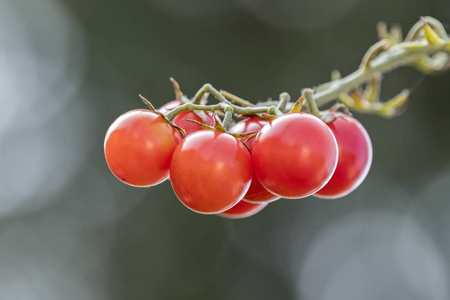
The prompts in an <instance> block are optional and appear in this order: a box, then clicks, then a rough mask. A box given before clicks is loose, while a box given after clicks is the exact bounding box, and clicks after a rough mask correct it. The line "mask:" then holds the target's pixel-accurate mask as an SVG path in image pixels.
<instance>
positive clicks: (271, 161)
mask: <svg viewBox="0 0 450 300" xmlns="http://www.w3.org/2000/svg"><path fill="white" fill-rule="evenodd" d="M337 160H338V148H337V144H336V139H335V138H334V136H333V133H332V132H331V130H330V129H329V128H328V126H327V125H326V124H325V123H324V122H322V121H321V120H320V119H318V118H316V117H314V116H312V115H310V114H305V113H291V114H286V115H283V116H281V117H278V118H276V119H274V120H273V121H271V122H270V123H269V124H267V125H265V126H264V127H263V128H262V129H261V131H260V132H259V134H258V135H257V137H256V138H255V142H254V144H253V150H252V161H253V168H254V170H255V174H256V177H258V179H259V181H260V182H261V184H262V185H263V186H264V187H265V188H266V189H268V190H269V191H270V192H272V193H274V194H276V195H279V196H280V197H284V198H303V197H307V196H309V195H311V194H313V193H315V192H317V191H318V190H319V189H321V188H322V187H323V186H324V185H325V184H326V183H327V182H328V180H330V178H331V176H332V175H333V172H334V170H335V168H336V163H337Z"/></svg>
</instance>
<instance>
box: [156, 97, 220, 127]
mask: <svg viewBox="0 0 450 300" xmlns="http://www.w3.org/2000/svg"><path fill="white" fill-rule="evenodd" d="M182 104H183V103H182V102H181V101H179V100H173V101H170V102H168V103H166V104H164V105H163V106H162V107H161V108H160V109H159V112H161V113H163V114H165V115H166V114H167V113H169V112H170V111H171V110H172V109H174V108H176V107H178V106H180V105H182ZM205 118H206V122H205V121H204V120H203V119H202V118H201V117H200V116H198V115H197V114H196V113H194V112H193V111H183V112H181V113H179V114H178V115H177V116H176V117H175V118H174V119H173V122H174V123H175V124H176V125H178V126H180V127H181V128H183V129H184V130H185V131H186V135H189V134H191V133H193V132H196V131H199V130H203V128H201V127H200V126H198V125H197V124H195V123H192V122H189V121H187V120H195V121H197V122H200V123H204V124H206V125H210V126H212V125H214V119H213V116H212V114H211V113H210V112H205Z"/></svg>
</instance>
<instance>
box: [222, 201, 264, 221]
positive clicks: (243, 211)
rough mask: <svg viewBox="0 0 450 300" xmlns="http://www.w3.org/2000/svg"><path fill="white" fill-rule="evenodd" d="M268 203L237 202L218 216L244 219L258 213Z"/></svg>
mask: <svg viewBox="0 0 450 300" xmlns="http://www.w3.org/2000/svg"><path fill="white" fill-rule="evenodd" d="M267 204H268V203H250V202H247V201H242V200H241V201H239V202H238V203H237V204H236V205H235V206H233V207H232V208H230V209H228V210H226V211H224V212H223V213H220V214H219V216H221V217H225V218H228V219H244V218H248V217H251V216H253V215H255V214H257V213H259V212H260V211H261V210H262V209H263V208H264V207H266V205H267Z"/></svg>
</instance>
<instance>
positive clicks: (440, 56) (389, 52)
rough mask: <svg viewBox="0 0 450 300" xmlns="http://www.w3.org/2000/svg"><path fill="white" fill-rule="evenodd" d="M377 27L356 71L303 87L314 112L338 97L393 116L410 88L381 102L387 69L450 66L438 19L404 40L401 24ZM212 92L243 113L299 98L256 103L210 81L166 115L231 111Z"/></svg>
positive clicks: (273, 109)
mask: <svg viewBox="0 0 450 300" xmlns="http://www.w3.org/2000/svg"><path fill="white" fill-rule="evenodd" d="M377 30H378V36H379V38H380V40H379V41H378V42H376V43H375V44H374V45H373V46H372V47H370V48H369V50H368V51H367V52H366V54H365V55H364V58H363V59H362V63H361V65H360V67H359V68H358V69H357V70H356V71H354V72H353V73H351V74H349V75H347V76H345V77H342V76H341V75H340V73H339V71H334V72H333V73H332V78H331V81H329V82H327V83H324V84H321V85H319V86H317V87H316V88H315V89H314V91H313V90H311V89H305V90H307V91H308V93H307V95H306V100H307V102H308V107H309V110H310V112H311V113H312V114H313V115H316V116H319V115H320V111H319V109H318V107H320V106H322V105H325V104H328V103H329V102H331V101H333V100H336V99H337V100H339V101H340V102H342V103H344V104H345V105H347V106H348V107H349V108H350V109H353V110H356V111H359V112H361V113H368V114H378V115H380V116H383V117H395V116H397V115H398V114H399V113H400V112H401V111H402V110H403V108H404V107H405V103H406V100H407V97H408V95H409V92H405V91H404V92H401V93H400V94H399V95H398V96H395V97H394V98H393V99H391V100H389V101H386V102H381V101H380V99H379V95H380V89H381V82H382V77H383V74H384V73H386V72H389V71H392V70H394V69H396V68H398V67H401V66H411V67H415V68H416V69H417V70H419V71H420V72H423V73H426V74H437V73H442V72H443V71H446V70H448V69H450V39H449V37H448V35H447V32H446V31H445V28H444V26H443V25H442V24H441V22H439V21H438V20H436V19H434V18H432V17H424V18H422V19H421V20H419V21H418V22H417V23H416V24H415V25H414V26H413V27H412V28H411V30H410V31H409V32H408V34H407V35H406V37H405V39H403V37H402V32H401V29H400V27H399V26H397V25H394V26H393V27H392V28H391V29H390V31H388V28H387V26H386V24H385V23H379V24H378V26H377ZM172 83H173V84H174V89H175V93H176V97H177V98H178V97H181V98H182V99H184V100H186V98H185V97H184V95H183V94H182V92H181V90H180V89H179V86H178V83H176V81H174V80H172ZM208 94H211V95H212V96H214V98H216V99H217V100H218V101H219V102H220V103H225V104H227V105H228V106H230V107H231V109H232V110H233V111H234V113H235V114H240V115H256V114H264V113H266V114H271V115H274V116H279V115H281V114H282V112H285V111H289V110H290V109H292V107H294V106H295V103H289V100H290V96H289V94H287V93H282V94H281V95H280V97H279V100H277V101H265V102H260V103H257V104H256V105H255V104H253V103H251V102H250V101H247V100H245V99H243V98H241V97H239V96H236V95H234V94H232V93H229V92H227V91H223V90H222V91H220V92H219V91H218V90H217V89H215V88H214V87H213V86H212V85H211V84H209V83H207V84H205V85H203V86H202V87H201V88H200V89H199V90H198V91H197V93H196V94H195V96H194V98H193V99H192V102H190V103H185V104H183V105H181V106H179V107H177V108H175V109H174V110H172V111H171V112H170V113H168V114H167V118H168V119H169V120H172V119H173V118H174V117H175V116H176V115H177V114H178V113H180V112H182V111H185V110H203V111H221V112H227V111H225V109H224V106H221V105H206V104H205V105H204V104H203V103H202V102H204V101H202V99H204V98H205V97H207V96H208ZM182 102H186V101H182ZM228 106H225V107H228ZM228 114H230V113H228Z"/></svg>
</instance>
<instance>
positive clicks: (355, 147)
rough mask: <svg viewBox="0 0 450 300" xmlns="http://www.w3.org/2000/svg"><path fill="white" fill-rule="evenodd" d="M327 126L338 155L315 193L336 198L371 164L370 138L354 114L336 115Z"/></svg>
mask: <svg viewBox="0 0 450 300" xmlns="http://www.w3.org/2000/svg"><path fill="white" fill-rule="evenodd" d="M328 127H329V128H330V129H331V131H332V132H333V134H334V136H335V137H336V141H337V144H338V148H339V159H338V164H337V167H336V171H334V174H333V176H332V177H331V179H330V181H328V183H327V184H326V185H325V186H324V187H323V188H322V189H321V190H319V191H318V192H317V193H316V194H315V196H317V197H319V198H328V199H334V198H340V197H343V196H345V195H347V194H349V193H351V192H352V191H354V190H355V189H356V188H357V187H358V186H359V185H360V184H361V183H362V182H363V181H364V179H365V178H366V176H367V174H368V173H369V169H370V166H371V164H372V142H371V141H370V137H369V134H368V133H367V131H366V129H365V128H364V127H363V126H362V125H361V123H359V122H358V121H357V120H356V119H355V118H353V117H350V116H346V117H345V118H337V119H336V120H335V121H333V122H332V123H328Z"/></svg>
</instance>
